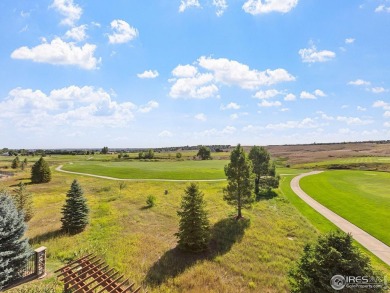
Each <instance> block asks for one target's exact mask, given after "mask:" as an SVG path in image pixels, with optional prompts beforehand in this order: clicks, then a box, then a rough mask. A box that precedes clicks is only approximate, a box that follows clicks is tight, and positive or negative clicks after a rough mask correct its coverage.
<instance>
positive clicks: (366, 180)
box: [300, 170, 390, 245]
mask: <svg viewBox="0 0 390 293" xmlns="http://www.w3.org/2000/svg"><path fill="white" fill-rule="evenodd" d="M300 185H301V187H302V189H303V190H304V191H305V192H306V193H307V194H309V195H310V196H311V197H313V198H314V199H315V200H317V201H318V202H320V203H321V204H323V205H324V206H326V207H328V208H329V209H331V210H332V211H334V212H335V213H337V214H338V215H340V216H342V217H343V218H345V219H347V220H349V221H350V222H352V223H353V224H355V225H356V226H358V227H360V228H361V229H363V230H365V231H366V232H368V233H369V234H371V235H373V236H374V237H376V238H377V239H379V240H381V241H382V242H384V243H386V244H387V245H390V233H389V231H390V230H389V229H390V174H389V173H385V172H367V171H346V170H338V171H326V172H323V173H320V174H318V175H312V176H307V177H304V178H302V179H301V181H300Z"/></svg>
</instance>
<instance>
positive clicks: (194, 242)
mask: <svg viewBox="0 0 390 293" xmlns="http://www.w3.org/2000/svg"><path fill="white" fill-rule="evenodd" d="M184 193H185V194H184V195H183V197H182V202H181V209H180V211H178V212H177V214H178V215H179V217H180V224H179V232H178V233H176V234H175V235H176V236H177V237H178V238H179V240H178V244H179V248H180V249H182V250H186V251H191V252H201V251H204V250H206V249H207V247H208V243H209V240H210V230H209V228H210V224H209V220H208V218H207V212H206V211H205V203H204V201H203V193H202V192H201V191H200V190H199V187H198V186H197V185H196V184H195V183H191V184H190V185H189V186H188V187H187V188H186V189H185V190H184Z"/></svg>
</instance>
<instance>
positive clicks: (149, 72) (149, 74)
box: [137, 70, 158, 78]
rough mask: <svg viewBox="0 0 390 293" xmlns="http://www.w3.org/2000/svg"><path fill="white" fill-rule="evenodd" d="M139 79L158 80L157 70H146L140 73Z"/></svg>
mask: <svg viewBox="0 0 390 293" xmlns="http://www.w3.org/2000/svg"><path fill="white" fill-rule="evenodd" d="M137 76H138V77H139V78H156V77H157V76H158V71H157V70H145V71H144V72H143V73H138V74H137Z"/></svg>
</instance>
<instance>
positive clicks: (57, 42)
mask: <svg viewBox="0 0 390 293" xmlns="http://www.w3.org/2000/svg"><path fill="white" fill-rule="evenodd" d="M95 49H96V45H92V44H88V43H87V44H85V45H83V46H82V47H78V46H77V45H75V43H73V42H69V43H67V42H64V41H63V40H61V39H60V38H55V39H54V40H52V41H51V43H43V44H40V45H38V46H36V47H33V48H31V49H30V48H28V47H20V48H18V49H16V50H15V51H13V52H12V54H11V57H12V58H13V59H23V60H32V61H34V62H39V63H49V64H54V65H76V66H78V67H80V68H83V69H88V70H90V69H96V68H97V65H98V64H99V63H100V60H97V59H96V58H95V57H94V55H93V54H94V52H95Z"/></svg>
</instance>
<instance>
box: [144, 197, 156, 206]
mask: <svg viewBox="0 0 390 293" xmlns="http://www.w3.org/2000/svg"><path fill="white" fill-rule="evenodd" d="M146 205H147V206H148V207H150V208H151V207H154V206H155V205H156V197H155V196H154V195H148V197H147V199H146Z"/></svg>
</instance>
